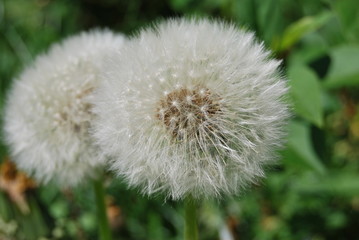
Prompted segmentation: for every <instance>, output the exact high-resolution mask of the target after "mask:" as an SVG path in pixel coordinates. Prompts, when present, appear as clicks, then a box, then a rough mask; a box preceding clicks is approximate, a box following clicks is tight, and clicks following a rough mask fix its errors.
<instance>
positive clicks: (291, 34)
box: [275, 11, 333, 51]
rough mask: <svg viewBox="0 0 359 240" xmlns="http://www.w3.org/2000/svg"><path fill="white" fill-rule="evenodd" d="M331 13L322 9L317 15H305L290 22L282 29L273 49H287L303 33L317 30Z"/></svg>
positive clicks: (330, 16)
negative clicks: (278, 41)
mask: <svg viewBox="0 0 359 240" xmlns="http://www.w3.org/2000/svg"><path fill="white" fill-rule="evenodd" d="M332 16H333V14H332V13H331V12H328V11H323V12H322V13H321V14H319V15H317V16H313V17H312V16H306V17H303V18H301V19H300V20H298V21H297V22H294V23H292V24H291V25H290V26H288V27H287V29H286V30H285V31H284V34H283V37H282V40H281V42H280V43H279V44H278V46H277V47H275V49H277V50H278V51H286V50H289V49H290V48H291V47H292V46H293V45H294V44H295V43H297V42H298V41H299V40H300V39H301V38H302V37H303V36H304V35H305V34H307V33H310V32H312V31H315V30H317V29H318V28H320V27H321V26H323V25H324V24H325V23H327V21H328V20H329V19H331V18H332Z"/></svg>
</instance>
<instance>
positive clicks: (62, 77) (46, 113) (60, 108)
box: [4, 30, 124, 186]
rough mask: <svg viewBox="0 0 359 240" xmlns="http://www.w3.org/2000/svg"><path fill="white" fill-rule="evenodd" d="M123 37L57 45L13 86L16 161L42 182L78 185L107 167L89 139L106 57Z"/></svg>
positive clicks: (7, 127) (9, 132) (11, 140)
mask: <svg viewBox="0 0 359 240" xmlns="http://www.w3.org/2000/svg"><path fill="white" fill-rule="evenodd" d="M123 42H124V38H123V37H122V36H121V35H114V34H113V33H112V32H110V31H105V30H103V31H90V32H85V33H82V34H79V35H76V36H73V37H70V38H68V39H66V40H64V41H63V42H62V43H59V44H55V45H53V46H52V47H51V48H50V50H49V51H48V52H47V53H46V54H43V55H41V56H39V57H37V58H36V60H35V61H34V63H33V64H32V65H30V66H29V67H28V68H26V69H25V71H24V72H23V73H22V74H21V75H20V76H19V77H18V79H16V80H15V81H14V85H13V88H12V90H11V91H10V93H9V95H8V99H7V106H6V109H5V124H4V132H5V138H6V141H7V143H8V145H9V146H10V150H11V153H12V155H13V157H12V159H13V160H14V161H15V162H16V163H17V165H18V166H19V167H20V168H22V169H23V170H25V171H27V172H28V173H30V174H32V175H33V176H34V177H35V178H36V179H37V180H38V181H39V182H44V183H46V182H48V181H50V180H54V181H56V182H57V183H58V184H59V185H61V186H75V185H77V184H78V183H80V182H82V181H84V180H85V179H87V177H89V178H92V177H95V176H96V172H97V168H101V167H102V166H103V165H104V161H103V159H102V158H101V155H100V154H99V153H98V148H97V147H95V146H94V144H93V141H92V139H91V137H90V134H89V128H90V125H91V120H92V119H93V117H94V114H93V113H92V103H90V102H91V101H90V100H91V99H92V95H93V92H94V89H95V88H96V87H97V86H98V84H99V81H100V79H99V70H100V68H101V66H102V65H103V64H104V61H105V60H104V59H105V57H106V56H107V55H108V54H110V53H111V52H113V51H116V50H117V49H118V48H119V47H121V46H122V44H123Z"/></svg>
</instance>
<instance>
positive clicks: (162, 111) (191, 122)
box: [156, 86, 221, 140]
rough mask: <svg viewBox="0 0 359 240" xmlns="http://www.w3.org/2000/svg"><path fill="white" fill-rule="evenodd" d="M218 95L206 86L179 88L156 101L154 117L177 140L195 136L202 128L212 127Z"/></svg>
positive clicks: (216, 111) (216, 113)
mask: <svg viewBox="0 0 359 240" xmlns="http://www.w3.org/2000/svg"><path fill="white" fill-rule="evenodd" d="M220 100H221V99H220V97H219V96H218V95H217V94H214V93H213V92H211V91H210V90H209V89H208V88H206V87H202V86H195V87H194V88H192V89H188V88H184V87H182V88H179V89H176V90H174V91H172V92H170V93H169V94H167V95H165V97H164V98H163V99H161V100H160V101H159V103H158V105H157V106H158V107H157V114H156V117H157V118H158V119H159V120H160V121H161V122H162V123H163V124H164V125H165V126H166V128H167V129H168V130H169V131H170V133H171V134H172V136H173V137H174V138H176V139H178V140H181V139H183V138H188V137H196V135H197V136H198V135H199V130H200V129H201V128H202V127H203V128H207V129H213V128H214V127H215V126H214V124H215V123H214V121H213V120H214V118H215V116H216V115H218V114H220V112H221V109H220V107H221V106H220Z"/></svg>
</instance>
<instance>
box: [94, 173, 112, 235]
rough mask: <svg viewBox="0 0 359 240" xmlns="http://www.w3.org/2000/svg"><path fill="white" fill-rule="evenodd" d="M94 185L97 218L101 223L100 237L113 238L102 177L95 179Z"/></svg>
mask: <svg viewBox="0 0 359 240" xmlns="http://www.w3.org/2000/svg"><path fill="white" fill-rule="evenodd" d="M93 186H94V192H95V200H96V208H97V218H98V224H99V239H101V240H112V237H111V230H110V226H109V224H108V218H107V213H106V205H105V190H104V187H103V182H102V179H98V180H94V182H93Z"/></svg>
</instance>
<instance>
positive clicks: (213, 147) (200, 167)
mask: <svg viewBox="0 0 359 240" xmlns="http://www.w3.org/2000/svg"><path fill="white" fill-rule="evenodd" d="M269 55H270V53H269V52H268V51H266V50H265V49H264V47H263V44H261V43H259V42H258V41H257V40H256V39H255V38H254V35H253V33H250V32H246V31H243V30H240V29H238V28H237V27H235V26H233V25H231V24H226V23H223V22H221V21H209V20H184V19H177V20H170V21H166V22H162V23H160V24H159V25H157V26H156V27H155V28H152V29H144V30H142V31H141V32H140V33H139V35H138V36H136V37H134V38H133V39H132V40H131V41H130V42H129V44H127V45H126V46H125V47H124V48H123V49H122V51H121V54H114V55H112V56H111V61H110V62H109V64H107V65H106V66H105V69H104V71H105V72H107V74H105V75H104V81H103V82H102V83H101V86H100V88H99V90H98V91H97V92H96V94H95V96H94V101H93V102H94V112H95V113H96V116H97V117H96V118H95V121H94V125H93V132H94V137H95V139H96V141H97V143H98V144H99V146H101V148H102V150H103V153H104V154H106V156H109V157H110V158H111V166H112V169H113V170H114V171H115V172H116V173H117V174H118V175H119V176H121V177H123V178H124V179H125V180H126V181H127V183H128V184H129V185H130V186H132V187H138V188H139V189H140V190H141V192H142V193H144V194H148V195H152V194H156V193H163V194H165V196H166V197H167V198H171V199H182V198H185V197H187V196H191V197H193V198H196V199H202V198H210V197H221V196H224V195H235V194H239V193H241V190H242V189H243V188H245V187H246V186H248V185H250V184H252V183H256V182H257V181H259V179H261V178H262V177H263V176H264V168H265V166H268V165H269V164H271V163H273V160H274V159H275V150H276V149H277V148H278V147H280V146H281V144H282V139H283V136H284V133H283V128H284V125H285V123H286V121H287V119H288V108H287V105H286V103H285V102H284V96H285V94H286V92H287V85H286V80H285V79H284V78H283V77H282V76H281V74H280V73H279V70H278V67H279V64H280V62H279V61H277V60H274V59H271V58H269ZM108 73H110V74H108ZM149 84H150V85H151V88H149V87H148V85H149ZM122 86H126V87H125V89H124V88H123V87H122ZM146 116H150V118H147V117H146Z"/></svg>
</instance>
